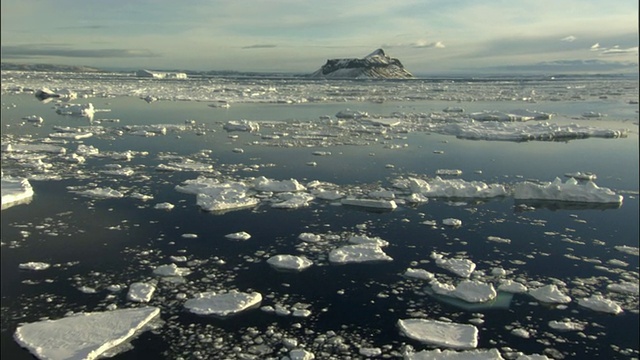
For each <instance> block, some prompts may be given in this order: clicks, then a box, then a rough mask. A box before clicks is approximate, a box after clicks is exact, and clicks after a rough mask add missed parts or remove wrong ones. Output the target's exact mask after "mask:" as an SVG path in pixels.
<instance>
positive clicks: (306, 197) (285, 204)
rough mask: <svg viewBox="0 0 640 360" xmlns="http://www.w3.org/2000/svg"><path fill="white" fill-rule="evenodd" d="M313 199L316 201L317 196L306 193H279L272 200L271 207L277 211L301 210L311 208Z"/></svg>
mask: <svg viewBox="0 0 640 360" xmlns="http://www.w3.org/2000/svg"><path fill="white" fill-rule="evenodd" d="M313 199H315V196H313V195H311V194H308V193H305V192H298V193H290V192H286V193H279V194H277V195H276V196H275V197H274V198H273V199H272V203H271V207H272V208H276V209H299V208H303V207H307V206H309V203H310V202H311V201H312V200H313Z"/></svg>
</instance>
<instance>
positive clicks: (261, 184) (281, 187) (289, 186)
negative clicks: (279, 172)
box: [253, 176, 306, 192]
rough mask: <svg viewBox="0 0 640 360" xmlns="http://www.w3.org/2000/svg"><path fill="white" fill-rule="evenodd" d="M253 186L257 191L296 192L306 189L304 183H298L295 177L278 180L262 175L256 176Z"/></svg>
mask: <svg viewBox="0 0 640 360" xmlns="http://www.w3.org/2000/svg"><path fill="white" fill-rule="evenodd" d="M253 187H254V188H255V189H256V190H258V191H272V192H297V191H305V190H306V188H305V187H304V185H302V184H300V183H299V182H298V180H296V179H289V180H282V181H278V180H271V179H267V178H266V177H264V176H260V177H259V178H257V179H256V180H255V182H254V184H253Z"/></svg>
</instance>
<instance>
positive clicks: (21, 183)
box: [0, 176, 34, 210]
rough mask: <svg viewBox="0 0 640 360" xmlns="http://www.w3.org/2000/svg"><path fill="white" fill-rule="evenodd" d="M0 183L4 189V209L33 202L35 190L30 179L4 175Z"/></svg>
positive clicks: (2, 189)
mask: <svg viewBox="0 0 640 360" xmlns="http://www.w3.org/2000/svg"><path fill="white" fill-rule="evenodd" d="M0 184H1V187H0V189H1V191H2V210H4V209H8V208H10V207H12V206H15V205H19V204H26V203H29V202H31V199H32V198H33V195H34V192H33V188H32V187H31V184H30V183H29V180H27V179H21V178H10V177H4V176H3V177H2V179H1V180H0Z"/></svg>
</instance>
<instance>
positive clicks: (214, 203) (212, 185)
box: [175, 177, 260, 212]
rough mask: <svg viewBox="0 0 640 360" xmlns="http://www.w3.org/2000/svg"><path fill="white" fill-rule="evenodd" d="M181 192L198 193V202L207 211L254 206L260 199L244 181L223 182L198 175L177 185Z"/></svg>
mask: <svg viewBox="0 0 640 360" xmlns="http://www.w3.org/2000/svg"><path fill="white" fill-rule="evenodd" d="M175 189H176V190H177V191H179V192H183V193H187V194H195V195H196V204H197V205H198V206H199V207H200V208H201V209H202V210H205V211H212V212H223V211H230V210H239V209H244V208H249V207H254V206H256V205H258V204H259V203H260V200H259V199H257V198H255V197H253V196H251V193H250V190H251V189H250V188H249V186H247V185H246V184H244V183H242V182H226V183H221V182H219V181H218V180H216V179H210V178H205V177H198V178H197V179H194V180H187V181H185V182H184V183H183V185H177V186H176V187H175Z"/></svg>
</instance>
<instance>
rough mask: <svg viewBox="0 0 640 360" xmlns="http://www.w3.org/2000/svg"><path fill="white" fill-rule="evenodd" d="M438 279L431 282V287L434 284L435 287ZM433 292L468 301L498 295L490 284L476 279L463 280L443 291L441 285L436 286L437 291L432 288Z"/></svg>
mask: <svg viewBox="0 0 640 360" xmlns="http://www.w3.org/2000/svg"><path fill="white" fill-rule="evenodd" d="M437 284H438V281H437V280H434V281H433V282H432V289H433V288H434V285H436V287H437ZM433 290H434V292H436V293H438V294H440V295H447V296H453V297H457V298H458V299H461V300H464V301H466V302H469V303H482V302H487V301H491V300H493V299H495V298H496V296H497V295H498V294H497V293H496V290H495V289H494V288H493V285H492V284H489V283H484V282H481V281H477V280H463V281H461V282H460V283H459V284H458V285H457V286H455V288H453V289H452V290H451V291H447V292H444V291H442V290H443V288H442V287H438V291H436V289H433Z"/></svg>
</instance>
